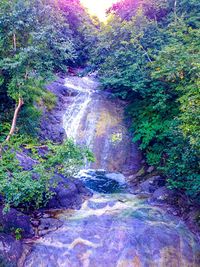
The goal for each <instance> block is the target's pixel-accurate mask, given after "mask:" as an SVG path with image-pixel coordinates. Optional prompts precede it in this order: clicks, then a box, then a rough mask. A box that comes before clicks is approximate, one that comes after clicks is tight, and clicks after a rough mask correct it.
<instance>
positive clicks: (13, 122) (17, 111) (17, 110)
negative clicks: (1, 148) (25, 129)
mask: <svg viewBox="0 0 200 267" xmlns="http://www.w3.org/2000/svg"><path fill="white" fill-rule="evenodd" d="M23 104H24V101H23V99H22V98H21V97H19V99H18V105H17V107H16V108H15V112H14V116H13V120H12V126H11V128H10V132H9V134H8V136H7V138H6V141H7V142H8V141H9V140H10V137H11V136H12V135H13V134H14V132H15V128H16V123H17V117H18V114H19V111H20V109H21V107H22V106H23Z"/></svg>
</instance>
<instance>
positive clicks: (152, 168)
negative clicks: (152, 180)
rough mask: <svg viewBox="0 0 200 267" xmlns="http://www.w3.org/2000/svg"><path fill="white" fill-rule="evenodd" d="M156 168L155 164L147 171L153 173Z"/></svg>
mask: <svg viewBox="0 0 200 267" xmlns="http://www.w3.org/2000/svg"><path fill="white" fill-rule="evenodd" d="M154 170H155V168H154V166H150V167H149V168H148V169H147V172H148V173H151V172H153V171H154Z"/></svg>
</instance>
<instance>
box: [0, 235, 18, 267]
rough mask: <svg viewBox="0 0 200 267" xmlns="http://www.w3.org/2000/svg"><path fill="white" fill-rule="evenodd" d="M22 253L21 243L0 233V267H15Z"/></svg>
mask: <svg viewBox="0 0 200 267" xmlns="http://www.w3.org/2000/svg"><path fill="white" fill-rule="evenodd" d="M22 252H23V246H22V243H21V241H18V240H16V239H15V238H14V237H12V236H11V235H7V234H4V233H0V266H1V267H16V266H17V262H18V260H19V259H20V257H21V255H22Z"/></svg>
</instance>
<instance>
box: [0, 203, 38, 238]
mask: <svg viewBox="0 0 200 267" xmlns="http://www.w3.org/2000/svg"><path fill="white" fill-rule="evenodd" d="M0 225H1V227H2V230H3V231H4V232H5V233H14V232H15V230H16V229H18V228H19V229H22V233H21V235H22V237H23V238H30V237H33V236H34V231H33V228H32V225H31V220H30V217H29V216H28V215H25V214H23V213H21V212H20V211H17V210H16V209H13V208H11V209H10V211H9V212H8V213H6V214H3V207H0Z"/></svg>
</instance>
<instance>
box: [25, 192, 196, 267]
mask: <svg viewBox="0 0 200 267" xmlns="http://www.w3.org/2000/svg"><path fill="white" fill-rule="evenodd" d="M110 203H112V205H110ZM58 218H59V219H60V220H62V221H63V225H62V226H61V227H59V228H58V229H57V230H56V231H54V232H50V233H49V234H47V235H46V236H44V237H43V238H42V239H41V240H40V242H37V243H35V244H34V246H33V247H32V248H31V251H30V253H29V255H28V256H27V258H26V261H25V264H24V267H30V266H58V267H61V266H66V267H67V266H73V267H79V266H88V267H94V266H98V267H105V266H108V267H114V266H118V267H122V266H123V267H129V266H130V267H132V266H133V267H136V266H163V267H182V266H187V267H189V266H191V267H197V266H200V258H199V255H200V254H199V253H200V246H199V244H198V239H197V238H196V236H195V235H194V234H192V233H191V232H190V230H189V229H188V228H187V226H186V225H185V224H184V223H183V221H182V220H181V218H178V217H175V216H171V215H170V216H169V215H167V214H166V212H165V211H163V210H162V209H160V208H159V207H153V206H151V205H149V204H148V203H146V202H144V201H142V200H139V199H138V198H137V197H136V196H133V195H130V194H119V195H116V194H114V195H112V194H111V195H106V196H105V195H99V194H96V195H95V194H94V195H93V197H92V198H91V199H89V200H88V201H86V202H85V203H84V204H83V205H82V207H81V209H80V210H77V211H75V212H71V213H70V211H65V212H63V213H61V214H60V215H58Z"/></svg>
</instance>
